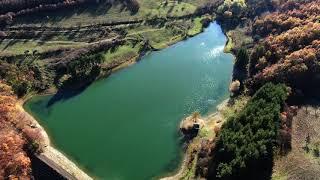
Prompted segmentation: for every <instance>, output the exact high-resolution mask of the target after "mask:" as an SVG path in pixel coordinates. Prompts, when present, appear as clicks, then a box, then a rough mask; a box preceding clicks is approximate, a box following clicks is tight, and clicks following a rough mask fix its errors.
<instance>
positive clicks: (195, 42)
mask: <svg viewBox="0 0 320 180" xmlns="http://www.w3.org/2000/svg"><path fill="white" fill-rule="evenodd" d="M225 43H226V37H225V36H224V34H223V33H222V31H221V28H220V26H219V25H218V24H216V23H212V24H211V25H210V26H209V27H208V28H207V29H206V30H205V31H204V32H203V33H201V34H199V35H197V36H195V37H193V38H190V39H188V40H186V41H183V42H180V43H177V44H175V45H173V46H171V47H169V48H167V49H164V50H161V51H158V52H152V53H150V54H148V55H146V56H145V57H143V58H142V59H141V61H140V62H138V63H137V64H135V65H133V66H130V67H128V68H125V69H123V70H120V71H118V72H116V73H114V74H112V75H111V76H109V77H108V78H106V79H103V80H100V81H98V82H95V83H93V84H92V85H91V86H89V87H88V88H87V89H85V90H84V91H83V92H82V93H80V94H79V95H77V96H73V97H70V98H67V99H63V100H60V101H57V102H55V103H54V104H51V105H50V106H48V102H49V101H50V99H51V98H52V96H43V97H34V98H32V99H31V100H30V101H28V102H27V103H26V104H25V109H26V110H27V111H28V112H30V113H31V114H32V115H33V116H34V117H36V118H37V119H38V120H39V122H40V124H42V125H43V126H44V128H45V129H46V130H47V132H48V134H49V135H50V137H51V141H52V142H53V144H54V145H55V147H56V148H57V149H59V150H61V151H62V152H63V153H64V154H66V155H67V156H68V157H69V158H70V159H72V160H74V161H75V162H76V163H77V164H79V166H80V167H82V168H83V169H85V170H86V171H87V172H88V173H89V174H90V175H92V176H94V177H97V178H98V179H107V180H144V179H152V178H155V177H159V176H161V175H164V174H166V173H168V172H170V171H174V170H176V169H177V168H178V166H179V164H180V161H181V159H182V153H181V149H182V148H181V146H180V135H179V132H178V126H179V122H180V121H181V119H182V118H183V117H185V116H187V115H189V114H190V113H192V112H194V111H199V112H201V113H202V114H203V115H205V114H206V113H208V112H212V111H214V110H215V107H216V105H217V104H219V103H220V102H221V101H223V100H224V99H225V98H226V97H227V96H228V86H229V82H230V80H231V73H232V66H233V62H232V60H233V57H232V55H230V54H225V53H223V48H224V45H225Z"/></svg>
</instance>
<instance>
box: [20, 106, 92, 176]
mask: <svg viewBox="0 0 320 180" xmlns="http://www.w3.org/2000/svg"><path fill="white" fill-rule="evenodd" d="M24 103H25V100H20V101H18V102H17V103H16V108H17V109H18V110H19V112H20V113H22V114H23V115H24V118H26V119H28V120H29V121H30V122H31V123H32V126H34V127H35V128H37V129H38V130H39V131H40V133H41V139H40V140H39V139H38V140H39V144H40V145H41V147H42V148H41V150H42V152H41V153H40V154H39V156H40V157H42V159H43V158H45V159H47V160H49V161H51V162H53V163H55V165H58V166H59V167H60V168H62V169H63V170H64V171H66V172H67V173H68V174H69V175H71V176H72V177H74V178H73V179H81V180H82V179H83V180H93V178H92V177H90V176H89V175H88V174H86V173H85V171H83V170H82V169H80V168H79V167H78V165H76V164H75V163H74V162H73V161H71V160H70V159H69V158H68V157H67V156H66V155H64V154H63V153H62V152H60V151H59V150H57V149H56V148H55V147H53V146H52V144H51V141H50V137H49V135H48V134H47V132H46V131H45V129H44V128H43V127H42V126H41V125H40V123H39V122H38V121H37V120H36V119H35V118H34V117H33V116H32V115H31V114H29V113H28V112H27V111H26V110H25V109H24V108H23V104H24ZM59 173H62V174H63V172H59Z"/></svg>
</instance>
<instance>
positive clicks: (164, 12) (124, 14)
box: [15, 0, 210, 27]
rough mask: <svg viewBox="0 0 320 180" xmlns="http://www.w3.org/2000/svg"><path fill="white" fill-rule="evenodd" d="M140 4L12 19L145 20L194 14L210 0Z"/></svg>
mask: <svg viewBox="0 0 320 180" xmlns="http://www.w3.org/2000/svg"><path fill="white" fill-rule="evenodd" d="M138 1H139V3H140V9H139V12H138V13H136V14H131V13H130V12H129V11H126V10H125V9H124V8H123V7H122V5H121V4H114V5H113V6H109V5H107V4H102V5H101V4H100V5H99V6H97V5H91V6H85V7H79V8H75V9H71V10H68V11H66V10H58V11H55V12H46V13H41V14H35V15H29V16H23V17H19V18H18V19H17V21H16V22H15V25H16V26H19V25H22V24H34V25H38V26H41V25H46V26H64V27H70V26H82V25H90V24H95V23H105V22H112V21H127V20H134V19H146V18H154V17H166V16H175V17H178V16H184V15H188V14H191V13H193V12H194V11H195V10H196V8H197V6H199V5H201V4H203V3H206V2H208V1H210V0H182V1H181V2H178V1H172V0H169V1H168V3H167V4H165V3H163V2H165V1H160V0H156V1H151V0H138Z"/></svg>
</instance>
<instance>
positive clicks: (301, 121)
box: [272, 106, 320, 180]
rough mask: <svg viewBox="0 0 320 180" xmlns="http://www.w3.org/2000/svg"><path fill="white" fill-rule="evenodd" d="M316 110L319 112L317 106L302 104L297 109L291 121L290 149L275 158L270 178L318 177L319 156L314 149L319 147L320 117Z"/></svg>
mask: <svg viewBox="0 0 320 180" xmlns="http://www.w3.org/2000/svg"><path fill="white" fill-rule="evenodd" d="M316 110H317V112H318V113H319V106H316V107H311V106H308V108H306V106H302V107H301V108H300V110H299V111H298V115H297V116H296V117H295V118H294V120H293V123H292V143H291V145H292V149H291V151H290V152H289V153H288V154H286V155H284V156H278V157H277V158H275V162H274V167H273V176H272V179H274V180H284V179H293V180H301V179H305V180H307V179H319V174H320V157H319V155H318V154H316V153H315V150H316V149H318V150H319V148H320V146H319V138H320V132H319V128H320V117H319V116H318V115H317V114H316V113H315V112H316ZM319 115H320V114H319ZM308 136H309V139H310V140H309V141H310V142H309V143H307V142H306V141H307V140H306V139H307V137H308ZM306 147H308V148H306Z"/></svg>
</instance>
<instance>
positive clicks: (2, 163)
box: [0, 82, 31, 179]
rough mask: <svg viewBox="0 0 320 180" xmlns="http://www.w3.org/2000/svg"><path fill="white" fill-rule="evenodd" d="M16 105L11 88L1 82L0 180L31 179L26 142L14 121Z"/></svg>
mask: <svg viewBox="0 0 320 180" xmlns="http://www.w3.org/2000/svg"><path fill="white" fill-rule="evenodd" d="M15 103H16V98H15V97H14V96H13V93H12V91H11V89H10V87H8V86H6V85H4V84H2V82H0V179H30V173H31V165H30V159H29V157H28V156H27V154H26V152H25V151H24V148H23V147H24V145H25V144H26V141H25V139H24V137H23V136H22V135H21V134H20V133H19V132H17V130H16V129H15V128H14V126H13V124H14V121H12V116H13V114H12V113H14V110H15Z"/></svg>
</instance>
